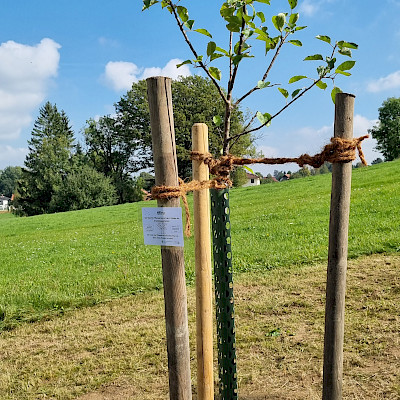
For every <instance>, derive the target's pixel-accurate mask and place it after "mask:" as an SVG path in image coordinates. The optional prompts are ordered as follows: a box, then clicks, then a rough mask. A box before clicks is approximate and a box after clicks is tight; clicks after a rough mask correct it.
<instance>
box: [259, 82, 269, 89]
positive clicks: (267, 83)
mask: <svg viewBox="0 0 400 400" xmlns="http://www.w3.org/2000/svg"><path fill="white" fill-rule="evenodd" d="M270 83H271V82H264V81H258V82H257V87H258V88H259V89H264V88H266V87H268V86H269V85H270Z"/></svg>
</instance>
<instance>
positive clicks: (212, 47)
mask: <svg viewBox="0 0 400 400" xmlns="http://www.w3.org/2000/svg"><path fill="white" fill-rule="evenodd" d="M216 48H217V45H216V44H215V42H208V44H207V55H208V57H210V56H211V54H213V53H214V52H215V49H216Z"/></svg>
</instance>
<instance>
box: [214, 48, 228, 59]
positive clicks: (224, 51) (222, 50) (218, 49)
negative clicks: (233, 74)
mask: <svg viewBox="0 0 400 400" xmlns="http://www.w3.org/2000/svg"><path fill="white" fill-rule="evenodd" d="M215 50H217V51H220V52H221V53H224V54H225V55H226V56H228V57H229V53H228V52H227V51H226V50H224V49H223V48H221V47H218V46H217V47H216V48H215Z"/></svg>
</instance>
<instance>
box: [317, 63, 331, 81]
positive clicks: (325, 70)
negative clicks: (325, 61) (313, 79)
mask: <svg viewBox="0 0 400 400" xmlns="http://www.w3.org/2000/svg"><path fill="white" fill-rule="evenodd" d="M317 72H318V75H319V76H320V77H321V78H322V77H324V76H325V75H326V74H327V73H329V72H330V69H329V67H324V66H323V65H320V66H319V67H318V68H317Z"/></svg>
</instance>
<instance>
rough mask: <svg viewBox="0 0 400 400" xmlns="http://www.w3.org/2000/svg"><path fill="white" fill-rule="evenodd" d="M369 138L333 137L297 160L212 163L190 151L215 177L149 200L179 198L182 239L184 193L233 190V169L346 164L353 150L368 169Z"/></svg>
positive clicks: (164, 190) (158, 192) (156, 189)
mask: <svg viewBox="0 0 400 400" xmlns="http://www.w3.org/2000/svg"><path fill="white" fill-rule="evenodd" d="M368 137H369V135H365V136H361V137H359V138H355V139H342V138H335V137H333V138H331V143H329V144H327V145H326V146H325V147H324V149H323V150H322V152H321V153H319V154H316V155H314V156H310V155H308V154H302V155H301V156H300V157H295V158H283V157H282V158H242V157H236V156H233V155H232V154H228V155H226V156H221V157H220V158H218V159H215V158H214V157H213V156H212V155H211V154H210V153H200V152H196V151H192V153H191V155H192V157H191V158H192V160H197V161H201V162H203V163H204V164H206V165H208V168H209V170H210V174H211V175H214V176H215V178H214V179H212V180H209V181H202V182H199V181H190V182H184V181H183V180H182V179H180V178H179V186H153V188H152V189H151V197H152V198H153V199H172V198H179V197H182V201H183V204H184V206H185V214H186V225H185V235H186V236H190V212H189V205H188V202H187V198H186V193H188V192H193V191H195V190H203V189H225V188H227V187H230V186H232V182H231V180H230V179H229V174H230V172H231V171H232V169H233V168H234V166H235V165H249V164H269V165H277V164H286V163H296V164H298V165H299V166H300V167H303V166H304V165H306V164H307V165H310V166H312V167H314V168H319V167H321V166H322V165H323V164H324V162H326V161H328V162H331V163H346V162H351V161H354V160H355V159H356V157H357V156H356V150H357V151H358V155H359V157H360V160H361V162H362V163H363V164H364V165H367V161H366V160H365V157H364V153H363V151H362V149H361V142H362V141H363V140H364V139H367V138H368Z"/></svg>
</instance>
